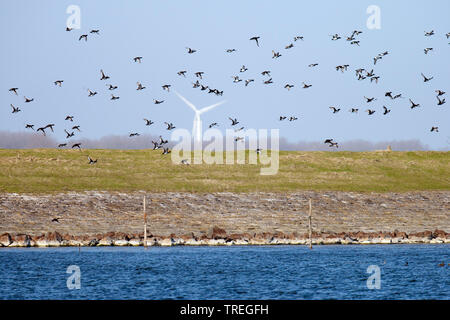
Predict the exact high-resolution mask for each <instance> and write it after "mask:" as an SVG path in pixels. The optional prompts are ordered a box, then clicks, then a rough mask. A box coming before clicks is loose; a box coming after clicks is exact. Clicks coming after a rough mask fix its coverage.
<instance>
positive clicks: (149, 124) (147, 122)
mask: <svg viewBox="0 0 450 320" xmlns="http://www.w3.org/2000/svg"><path fill="white" fill-rule="evenodd" d="M144 121H145V125H146V126H151V125H152V124H154V122H153V121H152V120H148V119H145V118H144Z"/></svg>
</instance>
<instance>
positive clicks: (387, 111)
mask: <svg viewBox="0 0 450 320" xmlns="http://www.w3.org/2000/svg"><path fill="white" fill-rule="evenodd" d="M383 109H384V112H383V114H384V115H386V114H388V113H389V112H391V110H390V109H388V108H386V106H383Z"/></svg>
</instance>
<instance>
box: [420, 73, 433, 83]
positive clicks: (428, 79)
mask: <svg viewBox="0 0 450 320" xmlns="http://www.w3.org/2000/svg"><path fill="white" fill-rule="evenodd" d="M420 74H421V75H422V77H423V82H428V81H430V80H432V79H433V78H434V77H431V78H427V77H425V76H424V74H423V73H420Z"/></svg>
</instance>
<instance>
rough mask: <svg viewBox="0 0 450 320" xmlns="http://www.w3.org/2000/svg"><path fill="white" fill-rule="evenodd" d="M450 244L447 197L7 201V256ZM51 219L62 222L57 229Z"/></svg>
mask: <svg viewBox="0 0 450 320" xmlns="http://www.w3.org/2000/svg"><path fill="white" fill-rule="evenodd" d="M144 195H145V196H146V199H147V217H148V218H147V221H148V223H147V230H148V231H147V232H148V239H147V240H148V241H147V244H148V245H149V246H172V245H272V244H297V245H301V244H307V243H308V219H307V217H308V201H309V199H312V204H313V217H312V228H313V231H314V232H313V234H312V241H313V245H317V244H388V243H450V236H449V235H450V233H449V232H450V192H449V191H429V192H408V193H354V192H312V191H302V192H291V193H287V194H282V193H265V192H257V193H205V194H201V193H181V192H174V193H146V192H132V193H119V192H95V191H90V192H79V193H61V194H51V195H48V194H47V195H33V194H13V193H3V194H0V246H3V247H34V246H38V247H47V246H112V245H113V246H138V245H143V242H144V241H143V240H144V239H143V238H144V235H143V212H142V200H143V197H144ZM54 218H57V219H58V222H52V220H53V219H54Z"/></svg>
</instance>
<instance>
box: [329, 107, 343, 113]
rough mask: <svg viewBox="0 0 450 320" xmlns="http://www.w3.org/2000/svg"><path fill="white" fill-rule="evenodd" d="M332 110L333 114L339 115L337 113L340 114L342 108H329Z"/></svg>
mask: <svg viewBox="0 0 450 320" xmlns="http://www.w3.org/2000/svg"><path fill="white" fill-rule="evenodd" d="M329 108H330V109H331V110H333V113H337V112H339V110H341V109H340V108H339V109H336V108H335V107H329Z"/></svg>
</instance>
